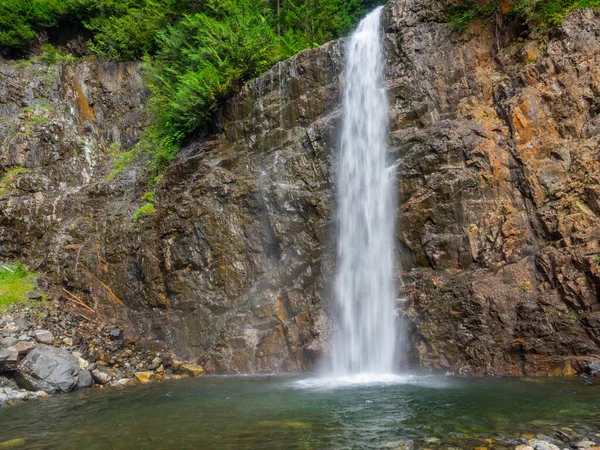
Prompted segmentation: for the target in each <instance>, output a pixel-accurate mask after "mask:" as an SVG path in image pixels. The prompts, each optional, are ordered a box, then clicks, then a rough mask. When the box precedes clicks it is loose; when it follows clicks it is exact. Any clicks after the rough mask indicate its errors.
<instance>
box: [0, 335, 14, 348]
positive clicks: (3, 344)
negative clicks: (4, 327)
mask: <svg viewBox="0 0 600 450" xmlns="http://www.w3.org/2000/svg"><path fill="white" fill-rule="evenodd" d="M16 343H17V339H16V338H14V337H12V336H7V337H4V338H2V339H0V348H8V347H12V346H13V345H15V344H16Z"/></svg>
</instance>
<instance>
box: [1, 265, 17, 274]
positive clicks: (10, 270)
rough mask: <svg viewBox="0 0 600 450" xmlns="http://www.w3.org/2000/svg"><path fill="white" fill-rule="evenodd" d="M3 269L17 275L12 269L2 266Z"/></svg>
mask: <svg viewBox="0 0 600 450" xmlns="http://www.w3.org/2000/svg"><path fill="white" fill-rule="evenodd" d="M2 268H3V269H6V270H8V271H9V272H12V273H15V271H14V270H12V269H11V268H10V267H6V266H2Z"/></svg>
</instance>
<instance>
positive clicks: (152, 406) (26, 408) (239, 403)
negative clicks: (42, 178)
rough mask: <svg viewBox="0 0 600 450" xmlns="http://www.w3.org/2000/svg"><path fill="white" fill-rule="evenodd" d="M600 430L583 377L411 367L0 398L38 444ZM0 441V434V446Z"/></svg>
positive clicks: (198, 444) (15, 434)
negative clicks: (394, 374)
mask: <svg viewBox="0 0 600 450" xmlns="http://www.w3.org/2000/svg"><path fill="white" fill-rule="evenodd" d="M559 427H571V429H574V430H576V431H578V432H585V433H588V435H590V434H591V435H592V436H593V435H594V433H596V432H598V431H599V428H600V387H594V386H584V385H582V384H580V383H578V382H577V381H565V380H547V381H541V380H537V379H505V378H497V379H490V378H486V379H465V378H454V377H433V376H424V377H422V376H421V377H417V376H415V377H404V378H399V379H383V380H371V382H370V383H361V384H357V383H352V382H347V380H346V382H344V381H341V382H340V380H336V381H335V382H321V381H319V380H315V379H311V378H308V379H307V378H306V377H304V378H298V377H291V376H266V377H265V376H262V377H203V378H197V379H187V380H181V381H177V382H165V383H157V384H151V385H144V386H138V387H128V388H106V389H92V390H87V391H80V392H77V393H73V394H67V395H61V396H56V397H52V398H48V399H43V400H40V401H32V402H28V403H24V404H21V405H16V406H13V407H9V408H0V443H2V442H4V441H8V440H12V439H24V440H25V443H24V444H23V446H22V447H21V448H31V449H213V448H214V449H248V448H260V449H321V448H344V449H346V448H407V447H405V446H406V445H407V443H409V442H412V443H413V446H414V448H423V447H428V448H451V447H454V448H474V447H477V446H481V445H483V446H489V447H491V448H503V446H504V448H508V447H509V445H510V443H509V441H510V439H512V438H516V437H519V436H521V435H523V434H535V433H545V434H549V435H553V434H554V433H555V430H556V429H557V428H559ZM0 447H1V444H0Z"/></svg>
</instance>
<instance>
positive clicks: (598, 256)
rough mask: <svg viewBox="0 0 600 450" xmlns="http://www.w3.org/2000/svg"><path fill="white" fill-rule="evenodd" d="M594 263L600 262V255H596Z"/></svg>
mask: <svg viewBox="0 0 600 450" xmlns="http://www.w3.org/2000/svg"><path fill="white" fill-rule="evenodd" d="M594 263H596V264H600V255H596V256H595V257H594Z"/></svg>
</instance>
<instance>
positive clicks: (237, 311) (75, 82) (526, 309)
mask: <svg viewBox="0 0 600 450" xmlns="http://www.w3.org/2000/svg"><path fill="white" fill-rule="evenodd" d="M443 7H444V5H443V4H442V2H438V1H436V0H420V1H417V2H408V1H406V0H392V1H390V2H389V3H388V5H387V6H386V9H385V12H384V16H385V19H384V20H385V28H386V35H385V45H386V53H387V67H388V69H387V89H388V92H389V101H390V121H391V127H390V149H389V150H390V159H391V164H393V163H395V164H396V165H397V167H398V180H399V182H398V193H399V200H400V201H399V208H398V217H399V227H398V246H397V247H398V259H399V261H401V262H402V266H403V276H404V282H405V286H404V289H403V290H402V292H399V293H398V294H399V295H398V296H399V297H406V300H405V301H403V302H401V304H399V309H400V311H399V312H400V313H401V315H403V316H404V318H405V319H406V322H407V323H408V327H409V331H410V334H411V336H412V337H413V338H412V343H411V348H412V359H413V361H414V362H416V363H419V364H421V365H422V366H424V367H427V368H431V369H435V370H443V371H451V372H455V373H465V374H477V375H484V374H489V375H492V374H508V375H553V376H569V375H574V374H576V373H580V372H582V371H583V368H584V367H585V366H586V365H588V364H589V363H590V362H592V361H595V360H600V340H599V336H600V321H599V320H598V317H600V316H598V314H600V308H599V305H600V304H599V303H598V300H597V299H598V288H599V286H600V278H599V276H600V264H599V261H600V257H599V255H600V244H599V238H600V227H599V225H600V222H599V220H598V214H600V200H599V199H600V196H599V195H600V194H599V193H600V188H599V186H600V179H599V178H598V177H599V175H598V174H600V171H599V170H598V169H599V167H598V164H599V163H598V161H600V158H599V156H600V155H599V151H600V150H599V147H598V132H599V130H600V124H599V122H598V114H597V113H598V104H597V103H598V102H597V97H598V95H599V94H598V93H599V92H600V84H599V80H600V69H599V67H600V44H599V42H600V41H599V40H598V36H599V35H600V20H599V19H600V17H599V16H598V12H595V11H592V10H581V11H575V12H573V13H571V14H570V15H569V16H568V17H567V18H566V19H565V21H564V23H563V25H562V26H561V27H559V28H557V29H556V30H554V31H553V32H551V33H550V34H548V35H537V34H535V32H534V31H533V30H529V31H527V30H523V29H521V28H519V26H517V25H516V24H515V23H512V22H510V21H507V22H505V23H499V24H498V26H493V27H492V26H487V27H486V26H484V25H483V24H480V23H475V24H473V25H472V26H471V27H470V28H469V30H467V31H464V32H459V31H456V30H453V29H452V28H451V26H450V25H448V24H446V23H444V20H443ZM527 32H529V33H530V34H531V36H530V38H529V39H528V41H527V42H525V41H521V40H519V37H520V35H521V34H523V33H525V34H527ZM0 78H1V79H2V83H1V84H0V138H2V140H1V141H0V142H2V143H0V170H1V171H3V172H7V173H8V171H9V170H11V169H14V168H16V167H24V168H26V169H28V170H27V171H25V172H22V173H19V174H17V175H14V176H13V177H11V181H10V185H9V186H8V188H9V189H8V192H6V193H3V194H2V196H0V213H1V214H0V256H2V257H11V258H12V257H18V258H22V259H25V260H26V261H27V262H28V263H29V264H30V265H31V266H32V267H36V268H39V269H40V270H42V271H44V272H46V273H47V274H48V277H49V278H50V279H51V280H52V282H53V283H55V284H57V285H59V286H61V287H64V288H65V289H67V290H68V292H70V293H71V294H73V295H75V296H76V298H78V299H82V300H83V301H84V302H85V303H86V304H87V305H88V306H89V307H90V308H91V309H93V310H94V311H97V312H99V313H101V314H103V315H104V316H106V317H114V318H117V319H118V321H119V323H120V324H121V325H120V326H122V327H123V328H122V330H123V335H122V336H121V335H120V334H119V332H116V331H115V330H114V329H109V331H107V333H108V335H109V336H107V339H108V342H113V343H119V342H123V343H125V342H127V340H128V337H127V332H129V333H132V334H137V336H138V340H139V341H140V342H141V343H142V344H141V345H145V346H146V348H144V351H146V352H147V353H148V352H149V353H151V354H152V353H153V355H152V358H150V361H151V360H153V359H154V357H155V356H156V354H157V353H158V355H159V356H160V354H161V350H160V345H158V344H156V345H158V347H159V348H154V347H153V345H154V344H155V343H157V342H163V343H165V344H166V347H168V348H170V349H172V350H173V351H175V353H176V355H177V356H178V357H179V358H180V359H185V360H190V361H193V362H197V363H199V364H200V365H201V366H202V367H203V368H204V369H205V370H207V371H209V372H218V373H248V372H250V373H251V372H290V371H304V370H309V369H311V368H313V367H314V363H315V361H316V359H317V358H318V356H319V355H321V354H322V353H323V352H325V351H327V345H326V343H327V341H328V338H329V333H330V329H331V326H330V320H329V319H328V312H329V299H330V298H331V295H330V290H331V287H330V285H329V280H331V279H332V273H333V270H334V246H333V240H332V237H333V235H334V231H335V230H334V225H335V224H334V221H333V219H334V215H335V214H334V212H335V205H334V199H333V195H334V193H333V191H334V189H333V186H334V179H333V172H332V167H333V166H334V165H335V154H336V149H337V137H338V130H339V125H340V103H341V98H340V93H341V88H342V86H343V42H342V41H340V42H333V43H330V44H327V45H325V46H323V47H320V48H318V49H313V50H309V51H306V52H303V53H301V54H299V55H297V56H295V57H293V58H291V59H290V60H287V61H284V62H281V63H279V64H277V65H276V66H275V67H273V68H272V69H271V70H270V71H269V72H267V73H266V74H264V75H263V76H261V77H259V78H258V79H256V80H253V81H251V82H249V83H248V84H247V85H246V86H245V87H244V88H243V89H242V91H241V92H240V93H239V94H238V95H237V96H235V97H234V98H233V99H231V100H230V101H229V102H228V103H227V104H226V105H225V106H224V107H223V108H222V109H221V111H220V112H219V114H218V117H216V119H215V126H214V128H215V130H214V132H210V133H206V135H205V136H204V137H202V138H199V139H197V140H196V142H194V143H192V144H191V145H189V146H188V147H187V148H185V149H184V150H183V151H182V152H181V153H180V155H179V156H178V157H177V159H176V160H175V161H174V162H173V163H172V164H171V166H170V167H169V168H168V170H167V172H166V173H165V175H164V178H163V180H162V181H161V182H159V184H158V187H157V190H156V213H155V214H153V215H150V216H145V217H144V218H143V219H142V221H141V222H137V223H134V222H132V221H131V216H132V214H133V212H134V211H135V210H136V209H137V208H138V207H139V206H140V205H141V203H140V200H139V199H140V198H141V196H142V194H143V192H144V191H145V190H146V189H147V179H145V175H144V174H145V171H144V164H143V158H142V160H140V161H138V162H137V163H134V164H132V165H131V166H129V167H128V168H126V169H125V170H124V171H122V172H121V173H120V174H119V175H118V176H117V177H116V178H114V179H112V180H108V179H107V175H108V174H109V173H110V171H111V170H112V168H113V163H114V158H115V154H116V153H118V152H119V151H121V150H126V149H129V148H131V147H132V146H133V145H134V144H135V142H137V140H138V139H139V137H140V135H141V132H142V131H143V128H144V118H143V114H142V105H143V102H144V100H145V98H146V92H145V90H144V88H143V86H142V83H141V79H140V74H139V66H138V65H136V64H101V63H94V62H82V63H78V64H76V65H62V66H51V67H46V66H40V65H32V66H27V67H16V66H14V65H10V64H2V65H0ZM398 274H399V275H400V268H399V270H398ZM63 295H64V296H65V297H69V296H70V294H65V293H63ZM71 300H72V299H71ZM93 321H95V319H93ZM23 331H26V330H25V329H24V330H23ZM49 331H50V332H52V333H53V334H54V337H55V340H56V339H60V342H62V344H64V345H66V346H69V347H77V346H78V345H80V344H79V342H78V341H77V340H76V338H75V337H73V336H66V335H65V333H61V332H60V330H57V331H56V332H55V329H54V328H50V329H49ZM111 333H114V334H113V335H110V334H111ZM61 336H62V337H61ZM48 339H49V338H48ZM33 340H34V342H35V338H33ZM65 340H66V341H65ZM148 343H154V344H152V345H150V344H148ZM62 344H61V345H62ZM90 345H91V348H92V350H90V352H91V353H92V354H94V355H96V354H97V360H98V361H104V362H106V360H107V361H108V362H107V363H108V364H112V365H113V366H114V365H117V364H118V365H119V367H118V369H119V371H120V372H123V373H124V372H126V373H127V377H126V378H127V379H133V378H135V373H136V372H138V373H142V372H145V371H146V369H147V368H148V367H147V366H148V365H150V366H152V367H153V370H154V371H158V370H159V368H160V367H161V366H162V367H163V369H164V370H165V372H166V371H167V370H168V369H167V365H165V364H164V363H163V362H161V363H159V362H156V363H153V362H150V364H148V363H146V364H145V365H144V364H142V366H143V367H137V364H133V367H132V363H131V362H129V361H128V360H127V358H125V359H123V362H118V359H119V357H115V358H114V360H113V357H112V356H107V354H106V352H105V350H102V351H103V352H104V353H101V351H100V349H99V348H97V346H96V345H95V344H93V343H90ZM124 345H125V344H124ZM125 348H127V347H126V345H125ZM132 352H133V350H132ZM82 356H85V355H83V354H82ZM84 359H85V358H84ZM92 359H94V358H92ZM145 361H147V359H146V360H145ZM89 362H90V363H92V364H94V363H96V362H95V361H93V362H92V361H89ZM126 362H127V363H128V364H129V366H128V367H127V366H125V364H126ZM157 364H158V365H157ZM89 370H90V372H91V374H92V376H93V377H94V370H100V369H97V368H94V369H89ZM98 376H100V375H98ZM94 378H95V377H94ZM114 378H115V379H116V380H117V381H118V380H119V379H124V378H121V375H116V376H115V377H114ZM107 382H108V381H107ZM111 382H112V381H111Z"/></svg>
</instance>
